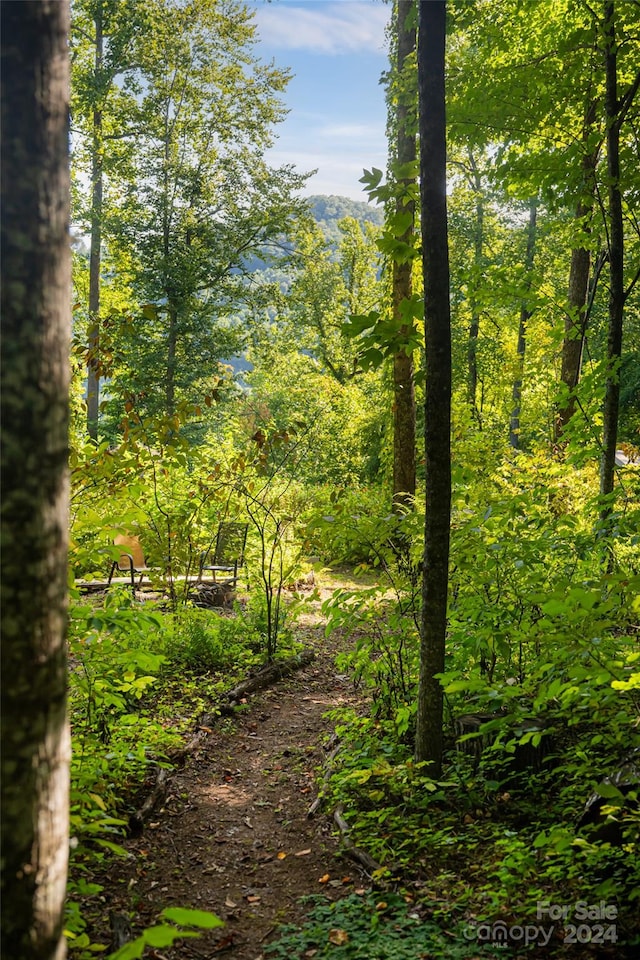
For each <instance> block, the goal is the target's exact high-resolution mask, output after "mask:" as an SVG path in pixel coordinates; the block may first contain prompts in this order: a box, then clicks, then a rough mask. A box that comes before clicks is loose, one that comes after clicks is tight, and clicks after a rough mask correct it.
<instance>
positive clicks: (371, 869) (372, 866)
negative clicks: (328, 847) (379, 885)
mask: <svg viewBox="0 0 640 960" xmlns="http://www.w3.org/2000/svg"><path fill="white" fill-rule="evenodd" d="M343 811H344V807H343V806H342V804H340V806H338V807H336V809H335V810H334V812H333V819H334V821H335V823H336V825H337V827H338V829H339V830H340V833H341V834H342V842H343V844H344V847H345V851H346V853H347V856H348V857H350V858H351V859H352V860H355V862H356V863H359V864H360V866H361V867H364V869H365V871H366V872H367V874H368V875H369V877H372V876H373V874H374V873H376V871H379V870H382V869H383V868H382V867H381V865H380V864H379V863H378V861H377V860H374V859H373V857H370V856H369V854H368V853H365V851H364V850H359V849H358V848H357V847H356V845H355V843H354V842H353V840H352V839H351V837H350V836H349V833H350V831H349V824H348V823H347V821H346V820H345V819H344V817H343V815H342V814H343Z"/></svg>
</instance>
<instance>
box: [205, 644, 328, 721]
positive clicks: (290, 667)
mask: <svg viewBox="0 0 640 960" xmlns="http://www.w3.org/2000/svg"><path fill="white" fill-rule="evenodd" d="M315 656H316V655H315V653H314V652H313V650H303V651H302V653H299V654H297V656H295V657H289V659H288V660H276V661H275V662H274V663H269V664H267V666H266V667H262V669H261V670H259V671H258V672H257V673H256V674H254V675H253V676H252V677H247V679H246V680H243V681H242V682H241V683H239V684H237V685H236V686H235V687H233V689H232V690H227V691H226V693H223V694H222V696H221V697H220V702H219V704H218V705H217V706H216V712H215V713H213V714H208V713H207V714H203V715H202V716H201V717H200V720H199V725H200V726H210V725H211V724H213V723H215V721H216V719H217V717H219V716H229V715H233V713H234V712H235V710H234V708H235V707H237V706H238V705H239V703H240V702H241V700H243V699H244V698H245V697H246V696H247V695H248V694H251V693H255V692H256V691H257V690H263V689H264V688H265V687H269V686H271V684H272V683H277V682H278V680H284V678H285V677H289V676H291V674H292V673H295V672H296V670H302V669H303V668H304V667H307V666H309V664H310V663H311V662H312V661H313V660H314V659H315Z"/></svg>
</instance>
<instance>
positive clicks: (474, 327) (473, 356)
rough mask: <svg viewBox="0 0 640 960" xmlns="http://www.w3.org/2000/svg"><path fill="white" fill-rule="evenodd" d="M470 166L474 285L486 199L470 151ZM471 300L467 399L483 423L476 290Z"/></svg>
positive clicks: (481, 250)
mask: <svg viewBox="0 0 640 960" xmlns="http://www.w3.org/2000/svg"><path fill="white" fill-rule="evenodd" d="M469 164H470V167H471V172H472V175H473V189H474V191H475V195H476V222H475V227H474V238H473V265H474V267H475V273H476V278H475V281H474V283H479V282H480V274H481V272H482V265H483V260H484V198H483V196H482V181H481V179H480V172H479V170H478V167H477V164H476V162H475V159H474V156H473V153H472V152H471V149H469ZM470 299H471V323H470V324H469V342H468V345H467V399H468V401H469V406H470V407H471V413H472V415H473V418H474V419H475V420H476V422H477V423H478V424H480V423H481V417H480V410H479V408H478V336H479V334H480V310H479V308H478V303H477V300H476V292H475V290H474V293H473V296H472V297H471V298H470Z"/></svg>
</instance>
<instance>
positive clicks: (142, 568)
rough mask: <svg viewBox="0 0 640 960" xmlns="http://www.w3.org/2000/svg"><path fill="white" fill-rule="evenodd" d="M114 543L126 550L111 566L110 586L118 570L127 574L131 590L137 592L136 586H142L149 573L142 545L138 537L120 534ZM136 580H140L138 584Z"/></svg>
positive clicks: (114, 539)
mask: <svg viewBox="0 0 640 960" xmlns="http://www.w3.org/2000/svg"><path fill="white" fill-rule="evenodd" d="M113 542H114V544H115V545H116V546H117V547H126V550H123V552H122V553H121V554H120V556H119V557H118V559H117V560H114V561H113V563H112V564H111V570H110V571H109V580H108V585H109V586H111V584H112V582H113V575H114V573H115V572H116V570H119V571H121V572H123V573H124V572H126V573H127V575H128V576H127V580H128V582H129V584H130V585H131V589H132V590H133V591H134V592H135V589H136V585H137V586H140V585H141V584H142V581H143V579H144V576H145V574H146V573H148V571H149V567H148V566H147V564H146V561H145V558H144V551H143V549H142V544H141V543H140V540H139V539H138V537H135V536H132V535H130V534H119V535H118V536H117V537H114V538H113ZM136 578H139V579H138V580H137V583H136Z"/></svg>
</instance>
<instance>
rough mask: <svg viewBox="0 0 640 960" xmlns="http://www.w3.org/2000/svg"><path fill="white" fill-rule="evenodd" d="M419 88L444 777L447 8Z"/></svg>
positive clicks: (436, 754)
mask: <svg viewBox="0 0 640 960" xmlns="http://www.w3.org/2000/svg"><path fill="white" fill-rule="evenodd" d="M419 7H420V20H419V31H418V86H419V101H420V128H419V129H420V194H421V221H422V260H423V273H424V290H425V310H424V314H425V340H426V374H427V377H426V388H425V420H426V424H425V462H426V518H425V547H424V570H423V585H422V638H421V649H420V681H419V692H418V715H417V729H416V748H415V752H416V760H418V761H427V762H429V763H430V766H429V772H430V774H431V775H432V776H434V777H438V776H439V775H440V773H441V770H442V747H443V736H442V711H443V693H442V687H441V685H440V681H439V680H438V679H437V675H438V674H439V673H442V672H443V670H444V654H445V637H446V626H447V590H448V580H449V539H450V535H449V527H450V514H451V428H450V423H451V310H450V303H449V248H448V232H447V192H446V159H447V158H446V111H445V60H444V56H445V36H446V3H445V2H444V0H442V2H441V0H435V2H431V3H420V4H419Z"/></svg>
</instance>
